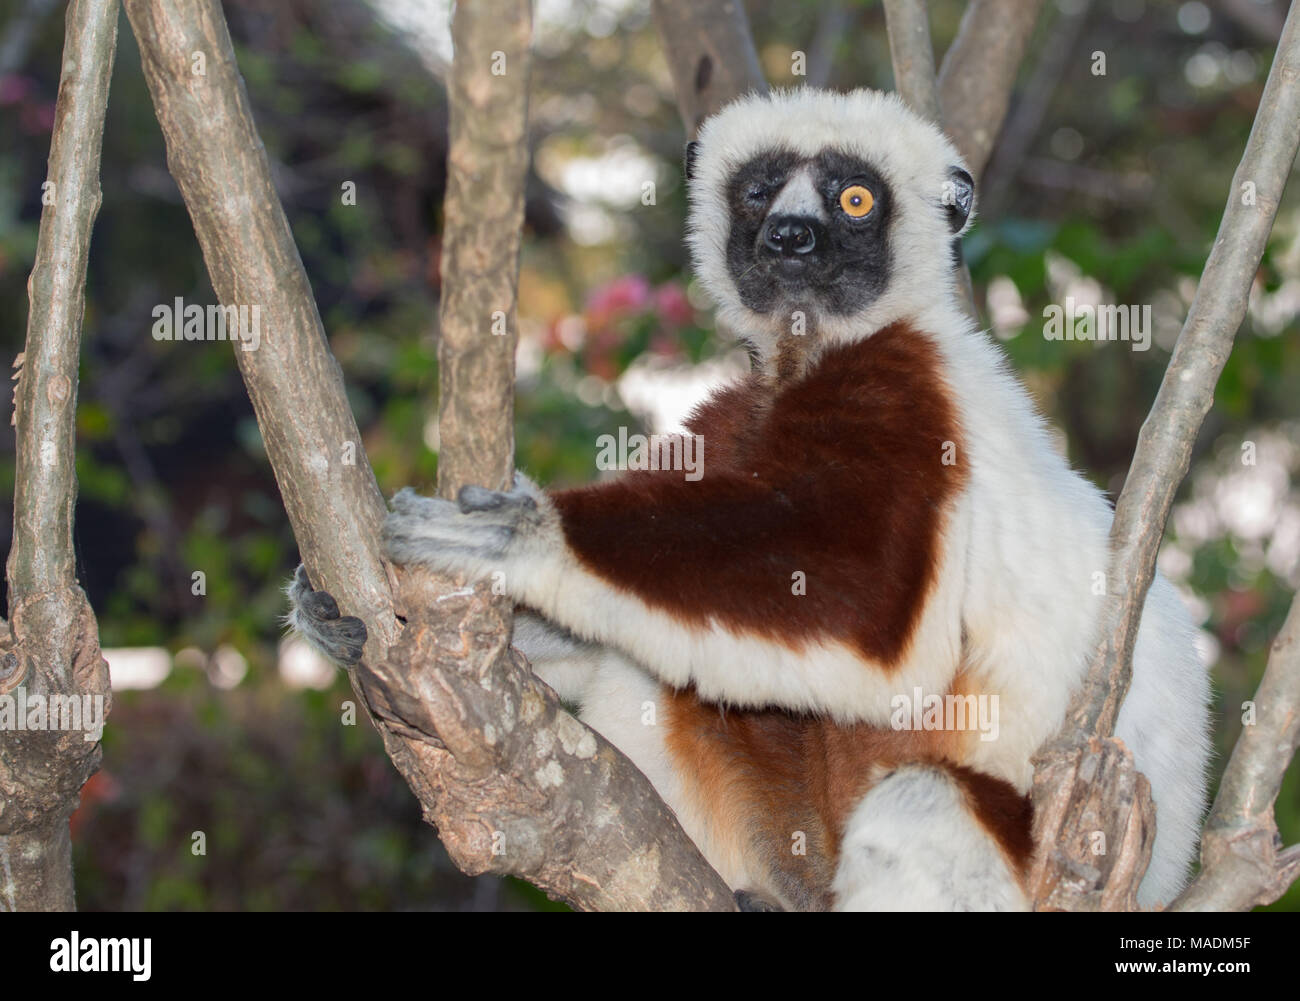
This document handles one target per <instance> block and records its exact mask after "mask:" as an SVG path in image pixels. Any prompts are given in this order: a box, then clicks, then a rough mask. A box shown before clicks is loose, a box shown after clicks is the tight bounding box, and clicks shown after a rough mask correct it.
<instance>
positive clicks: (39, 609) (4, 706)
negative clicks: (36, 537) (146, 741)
mask: <svg viewBox="0 0 1300 1001" xmlns="http://www.w3.org/2000/svg"><path fill="white" fill-rule="evenodd" d="M0 674H3V675H5V677H6V678H7V679H8V681H7V682H6V683H5V684H0V835H10V834H18V833H22V832H30V831H35V830H40V829H45V828H47V827H48V826H49V824H50V821H51V818H59V819H66V818H67V817H69V816H71V815H72V812H73V811H74V810H75V809H76V808H77V804H78V802H79V798H80V792H81V787H82V785H84V784H85V782H86V780H87V779H88V778H90V776H91V775H92V774H94V772H95V770H96V769H98V768H99V763H100V759H101V757H102V750H101V747H100V736H101V733H102V727H103V724H104V722H105V720H106V719H107V717H108V714H109V711H110V710H111V709H112V690H111V688H110V686H109V676H108V662H107V661H105V660H104V656H103V654H102V653H101V652H100V649H99V630H98V628H97V626H96V624H95V617H94V614H93V613H92V612H91V609H90V604H89V603H88V602H87V601H86V596H85V594H84V593H83V592H82V590H81V588H79V587H77V586H75V585H74V586H71V587H67V588H61V589H59V590H57V591H53V592H49V593H46V594H41V595H36V596H34V597H24V598H18V599H17V600H16V601H15V602H14V607H13V609H12V618H11V620H10V628H9V629H8V630H6V631H5V632H4V633H3V634H0ZM15 679H16V680H15Z"/></svg>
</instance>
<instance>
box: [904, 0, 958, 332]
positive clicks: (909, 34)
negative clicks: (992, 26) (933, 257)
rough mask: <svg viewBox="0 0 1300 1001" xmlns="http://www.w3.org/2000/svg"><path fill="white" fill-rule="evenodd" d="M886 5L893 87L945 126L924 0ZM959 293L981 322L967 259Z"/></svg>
mask: <svg viewBox="0 0 1300 1001" xmlns="http://www.w3.org/2000/svg"><path fill="white" fill-rule="evenodd" d="M884 4H885V30H886V32H887V33H888V34H889V57H890V60H891V61H892V62H893V64H894V86H895V88H896V89H897V90H898V93H899V96H900V97H902V99H903V100H904V101H906V102H907V106H908V107H909V108H911V109H912V110H913V111H915V112H916V113H917V114H918V115H920V116H921V117H922V118H925V119H926V120H927V121H929V122H931V123H933V124H934V125H936V126H938V127H939V128H940V129H942V128H943V127H944V123H943V117H942V115H941V114H940V112H939V85H938V83H937V82H936V80H935V76H934V47H933V46H932V45H931V44H930V23H929V18H928V15H927V13H926V6H925V0H884ZM957 295H958V298H959V299H960V301H961V304H962V308H963V309H964V310H965V311H966V315H967V316H969V317H970V318H971V319H972V320H974V321H975V322H976V323H979V322H980V312H979V307H978V306H977V305H976V304H975V288H974V286H973V285H972V284H971V278H970V268H969V267H967V265H966V264H965V263H964V262H963V263H962V265H961V267H960V268H959V269H958V271H957Z"/></svg>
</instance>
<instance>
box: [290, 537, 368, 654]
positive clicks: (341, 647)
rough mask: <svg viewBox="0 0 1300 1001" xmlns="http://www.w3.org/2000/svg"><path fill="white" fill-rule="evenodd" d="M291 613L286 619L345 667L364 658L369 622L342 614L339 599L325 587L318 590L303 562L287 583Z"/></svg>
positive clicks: (310, 641)
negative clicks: (313, 584)
mask: <svg viewBox="0 0 1300 1001" xmlns="http://www.w3.org/2000/svg"><path fill="white" fill-rule="evenodd" d="M285 592H286V593H287V594H288V596H289V604H290V606H291V607H290V609H289V614H288V615H286V616H285V622H286V623H287V624H288V625H290V626H292V627H293V628H294V629H296V630H297V631H298V633H299V634H300V635H301V636H302V637H303V639H305V640H306V641H307V642H308V643H310V644H311V645H312V646H313V647H315V648H316V649H317V650H318V651H319V652H320V653H321V654H323V655H324V656H325V657H326V658H328V659H329V660H331V661H333V662H334V663H335V664H339V665H341V666H342V667H352V666H353V665H355V664H358V663H360V661H361V650H362V648H363V647H364V646H365V645H366V624H365V623H364V622H362V621H361V620H360V619H358V618H357V617H356V616H355V615H340V614H339V606H338V602H336V601H335V600H334V598H333V596H332V595H330V594H328V593H326V592H325V591H316V590H314V589H313V588H312V586H311V581H310V580H308V579H307V568H306V567H305V566H303V565H302V564H301V563H300V564H299V565H298V569H297V570H296V571H295V572H294V575H293V579H292V580H290V581H289V583H288V585H287V586H286V587H285Z"/></svg>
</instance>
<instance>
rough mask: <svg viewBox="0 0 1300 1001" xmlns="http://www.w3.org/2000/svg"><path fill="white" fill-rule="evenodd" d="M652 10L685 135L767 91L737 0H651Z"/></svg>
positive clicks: (764, 78) (741, 6)
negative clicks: (740, 101) (724, 110)
mask: <svg viewBox="0 0 1300 1001" xmlns="http://www.w3.org/2000/svg"><path fill="white" fill-rule="evenodd" d="M652 10H653V11H654V19H655V24H656V26H657V27H658V29H659V38H660V41H661V43H662V45H663V50H664V55H665V57H666V58H667V59H668V65H669V68H670V69H671V70H672V74H673V80H674V82H675V83H676V87H677V108H678V110H679V111H680V112H681V115H682V121H683V122H685V123H686V134H687V136H689V137H693V136H694V135H695V133H696V132H698V131H699V128H700V124H701V123H702V122H703V121H704V119H706V118H708V117H709V115H711V114H713V113H714V112H715V111H717V110H718V109H719V108H721V107H722V106H723V105H724V104H726V103H727V102H729V101H732V100H734V99H736V98H737V97H740V96H741V95H743V94H747V93H749V92H750V91H758V92H760V93H762V92H764V91H766V90H767V78H766V77H764V76H763V69H762V67H761V66H760V65H759V62H758V50H757V49H755V48H754V39H753V36H752V35H751V34H750V31H749V19H748V18H747V17H746V16H745V8H744V6H743V5H742V4H741V2H740V0H654V3H653V4H652Z"/></svg>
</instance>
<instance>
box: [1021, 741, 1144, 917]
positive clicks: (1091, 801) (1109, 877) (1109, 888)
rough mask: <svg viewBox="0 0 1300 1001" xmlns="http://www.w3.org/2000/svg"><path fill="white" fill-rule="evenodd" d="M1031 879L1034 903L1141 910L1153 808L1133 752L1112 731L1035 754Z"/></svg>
mask: <svg viewBox="0 0 1300 1001" xmlns="http://www.w3.org/2000/svg"><path fill="white" fill-rule="evenodd" d="M1032 796H1033V801H1034V843H1035V844H1036V845H1038V846H1039V848H1038V852H1037V855H1036V856H1035V858H1034V862H1033V866H1032V868H1031V871H1030V879H1029V885H1030V890H1031V894H1032V896H1033V899H1034V907H1035V909H1036V910H1057V911H1132V910H1137V888H1138V884H1139V883H1140V882H1141V880H1142V876H1143V874H1144V873H1145V872H1146V868H1147V863H1148V862H1149V861H1150V860H1151V845H1152V841H1153V840H1154V838H1155V808H1154V806H1153V804H1152V802H1151V787H1150V785H1149V783H1148V782H1147V780H1146V777H1145V776H1144V775H1142V774H1141V773H1140V772H1139V771H1138V770H1137V768H1136V766H1135V765H1134V763H1133V754H1132V752H1130V751H1129V749H1128V748H1127V747H1125V746H1124V743H1123V741H1121V740H1117V739H1115V738H1114V737H1108V738H1104V739H1103V738H1098V737H1092V738H1089V739H1087V740H1085V741H1081V742H1078V743H1066V744H1057V745H1054V746H1051V747H1049V748H1048V749H1046V750H1045V751H1044V752H1042V754H1041V755H1039V757H1038V758H1036V760H1035V769H1034V785H1033V791H1032Z"/></svg>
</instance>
